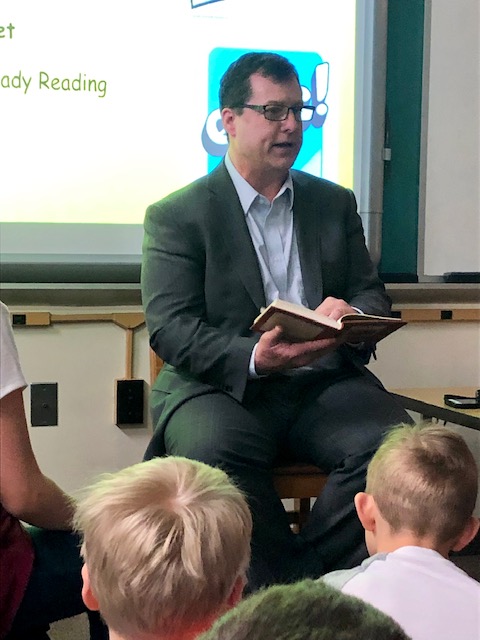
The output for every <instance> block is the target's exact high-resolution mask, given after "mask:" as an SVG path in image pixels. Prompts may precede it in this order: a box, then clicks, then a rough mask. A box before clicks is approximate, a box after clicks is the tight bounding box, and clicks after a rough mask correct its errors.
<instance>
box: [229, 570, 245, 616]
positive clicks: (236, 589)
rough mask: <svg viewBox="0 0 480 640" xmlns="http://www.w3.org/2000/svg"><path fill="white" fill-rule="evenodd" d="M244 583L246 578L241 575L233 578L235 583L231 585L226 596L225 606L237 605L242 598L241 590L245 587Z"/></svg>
mask: <svg viewBox="0 0 480 640" xmlns="http://www.w3.org/2000/svg"><path fill="white" fill-rule="evenodd" d="M245 584H246V580H245V578H244V577H243V576H239V577H238V578H237V579H236V580H235V584H234V585H233V588H232V592H231V594H230V595H229V597H228V600H227V606H228V607H229V608H232V607H234V606H235V605H237V604H238V603H239V602H240V600H241V599H242V595H243V590H244V588H245Z"/></svg>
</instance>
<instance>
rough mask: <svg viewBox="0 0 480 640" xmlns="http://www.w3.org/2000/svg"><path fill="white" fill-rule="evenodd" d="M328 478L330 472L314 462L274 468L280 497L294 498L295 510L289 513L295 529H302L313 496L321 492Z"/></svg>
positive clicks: (276, 487) (274, 481) (275, 482)
mask: <svg viewBox="0 0 480 640" xmlns="http://www.w3.org/2000/svg"><path fill="white" fill-rule="evenodd" d="M327 480H328V474H326V473H324V472H323V471H322V470H321V469H319V468H318V467H316V466H315V465H313V464H302V463H296V464H290V465H283V466H280V467H275V469H274V470H273V484H274V485H275V489H276V491H277V493H278V495H279V496H280V498H281V499H282V500H284V499H288V498H293V510H292V511H287V514H288V517H289V520H290V524H291V525H293V529H294V531H296V532H298V531H300V530H301V529H302V527H303V526H304V524H305V523H306V522H307V520H308V517H309V515H310V509H311V498H316V497H317V496H318V495H319V494H320V492H321V491H322V489H323V487H324V486H325V484H326V483H327Z"/></svg>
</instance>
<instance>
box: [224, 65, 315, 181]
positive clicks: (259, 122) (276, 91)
mask: <svg viewBox="0 0 480 640" xmlns="http://www.w3.org/2000/svg"><path fill="white" fill-rule="evenodd" d="M250 83H251V88H252V95H251V96H250V98H249V100H248V101H247V103H248V104H254V105H267V104H272V105H278V104H280V105H286V106H289V107H292V106H296V105H299V106H300V105H302V104H303V101H302V91H301V89H300V85H299V84H298V82H297V80H296V79H295V78H291V79H290V80H288V81H286V82H283V83H281V84H278V83H276V82H274V81H273V80H272V79H271V78H265V77H263V76H261V75H259V74H258V73H255V74H253V75H252V76H251V78H250ZM222 116H223V122H224V126H225V130H226V131H227V133H228V134H229V152H230V156H231V158H232V160H233V162H234V164H235V166H236V167H237V169H238V170H239V171H240V173H241V174H242V175H243V176H244V177H247V175H250V174H252V173H255V172H260V173H265V172H266V171H269V172H273V175H275V176H279V175H284V174H286V172H287V171H288V170H289V169H290V167H291V166H292V165H293V163H294V162H295V159H296V157H297V155H298V152H299V151H300V147H301V145H302V136H303V133H302V123H301V122H297V121H296V120H295V118H294V116H293V113H292V112H291V111H289V113H288V117H287V119H286V120H282V121H279V122H274V121H271V120H267V119H266V118H265V117H264V115H263V113H259V112H257V111H253V110H252V109H244V110H243V113H242V114H241V115H238V114H236V113H235V112H234V111H233V110H231V109H224V110H223V113H222Z"/></svg>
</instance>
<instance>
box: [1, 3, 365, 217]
mask: <svg viewBox="0 0 480 640" xmlns="http://www.w3.org/2000/svg"><path fill="white" fill-rule="evenodd" d="M250 50H269V51H277V52H279V53H282V54H284V55H286V56H287V57H288V58H289V59H290V60H291V61H292V62H293V63H294V64H295V66H296V67H297V68H298V71H299V75H300V81H301V84H302V91H303V97H304V100H305V103H306V104H312V105H315V107H316V113H315V117H314V119H313V120H312V122H310V123H305V125H304V130H305V133H304V147H303V149H302V152H301V153H300V155H299V157H298V160H297V162H296V165H295V167H296V168H298V169H303V170H305V171H309V172H311V173H313V174H315V175H322V176H324V177H326V178H328V179H330V180H334V181H336V182H340V183H341V184H344V185H346V186H350V187H351V186H352V185H353V118H354V69H355V60H354V52H355V1H354V0H342V1H341V2H339V1H338V0H295V2H294V3H292V2H291V0H288V1H287V0H261V1H259V0H217V1H216V2H205V1H203V2H194V1H193V0H135V2H127V1H126V0H82V1H81V2H76V1H75V0H2V2H1V4H0V109H1V117H2V123H3V124H4V126H3V127H2V138H1V149H2V152H1V155H0V158H1V159H0V175H1V187H0V222H8V223H11V222H28V223H39V222H48V223H75V224H79V223H87V224H90V225H91V224H115V225H118V224H141V223H142V221H143V217H144V213H145V209H146V207H147V206H148V204H150V203H152V202H154V201H156V200H158V199H160V198H162V197H163V196H165V195H167V194H168V193H170V192H172V191H173V190H175V189H178V188H179V187H181V186H183V185H185V184H186V183H188V182H190V181H192V180H194V179H196V178H198V177H200V176H201V175H203V174H205V173H207V172H208V171H210V170H211V169H212V168H213V167H214V166H215V165H216V164H217V163H218V162H219V161H220V160H221V157H222V156H223V155H224V153H225V150H226V138H225V133H224V131H223V130H222V127H221V122H220V121H219V111H218V100H217V91H218V84H219V80H220V77H221V75H222V74H223V72H224V71H225V69H226V67H227V66H228V64H230V62H231V61H233V60H234V59H235V58H236V57H238V55H240V54H242V53H244V52H245V51H250ZM5 124H6V126H5Z"/></svg>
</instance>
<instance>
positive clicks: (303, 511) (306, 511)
mask: <svg viewBox="0 0 480 640" xmlns="http://www.w3.org/2000/svg"><path fill="white" fill-rule="evenodd" d="M298 502H299V507H298V529H299V531H301V530H302V527H303V526H304V525H305V524H306V522H307V520H308V516H309V515H310V498H299V499H298Z"/></svg>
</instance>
